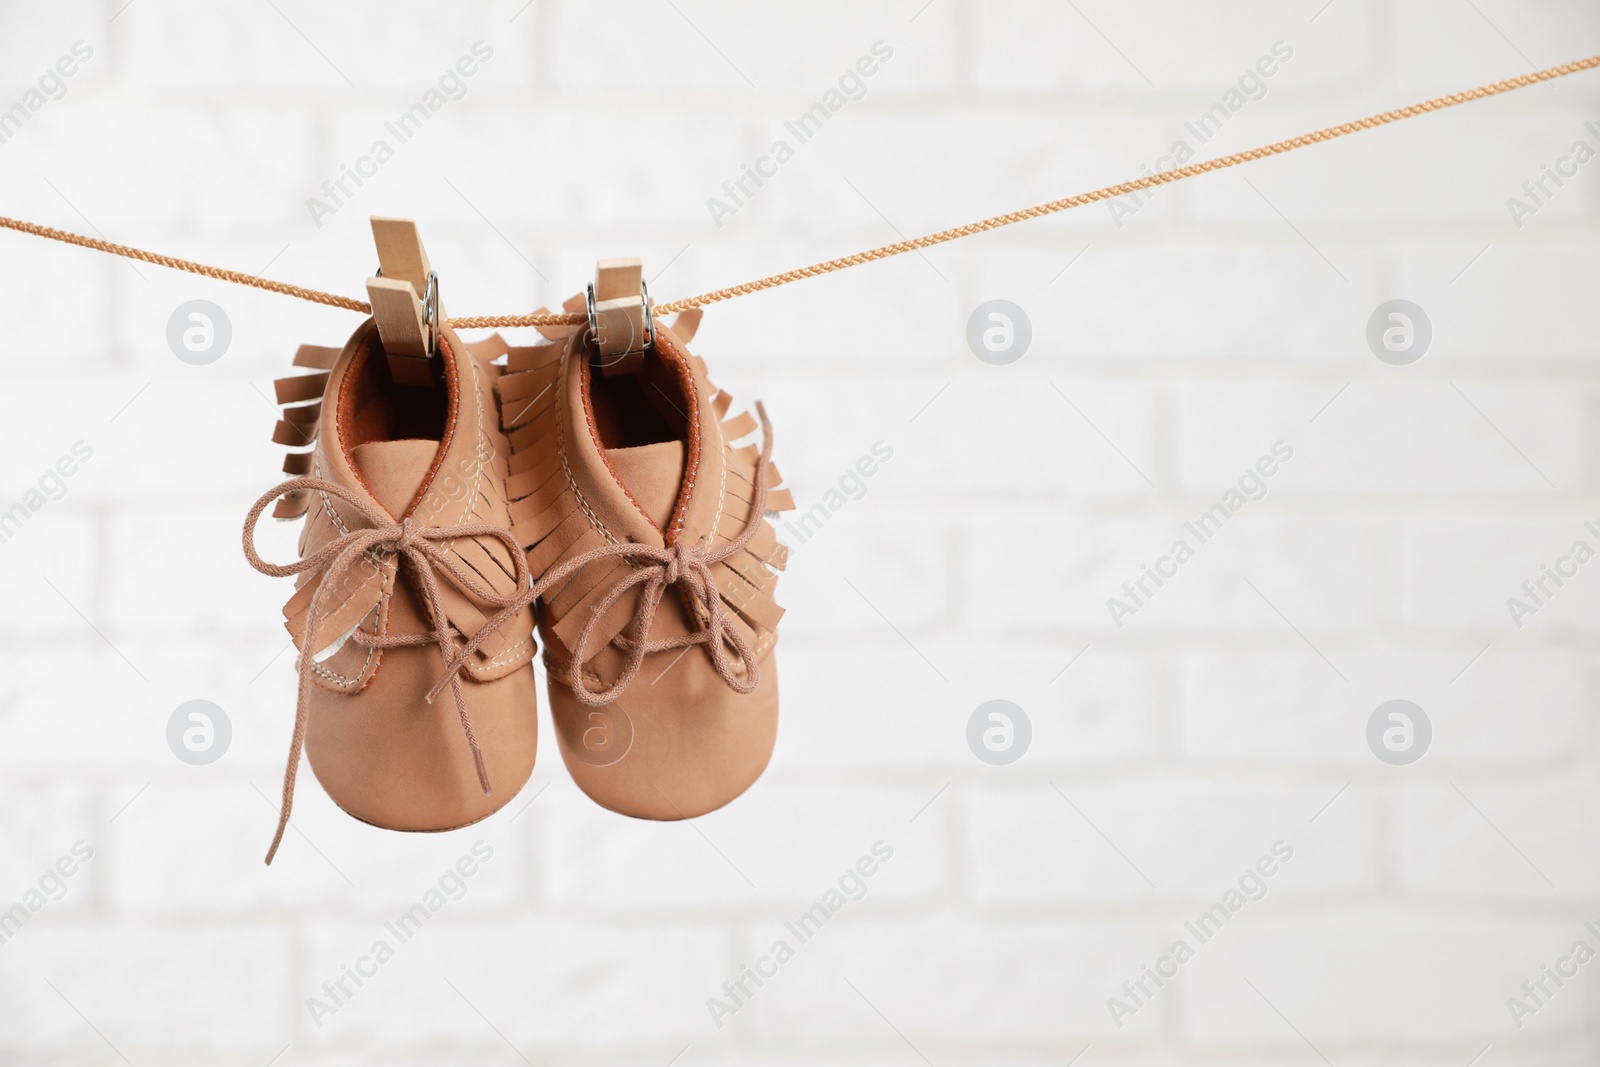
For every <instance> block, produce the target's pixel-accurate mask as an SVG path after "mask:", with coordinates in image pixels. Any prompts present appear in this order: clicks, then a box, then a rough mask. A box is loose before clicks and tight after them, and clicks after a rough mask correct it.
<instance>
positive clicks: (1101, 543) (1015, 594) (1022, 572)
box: [964, 503, 1384, 678]
mask: <svg viewBox="0 0 1600 1067" xmlns="http://www.w3.org/2000/svg"><path fill="white" fill-rule="evenodd" d="M1205 509H1206V505H1205V504H1203V503H1202V504H1200V505H1196V506H1192V507H1190V508H1189V509H1188V511H1189V513H1190V514H1187V515H1185V514H1176V515H1171V516H1168V517H1151V518H1142V519H1137V520H1134V519H1123V518H1102V519H1096V520H1089V519H1084V518H1080V517H1075V516H1062V515H1050V514H1048V513H1046V514H1032V515H1028V514H1013V515H1011V516H1002V515H993V514H992V515H990V516H986V517H984V518H981V519H976V520H973V521H972V523H971V537H970V540H969V542H968V543H969V545H970V546H971V548H970V550H969V551H970V557H969V558H968V559H967V560H966V561H964V566H965V567H966V568H968V570H967V574H968V575H969V579H968V580H969V581H970V583H971V586H972V588H973V589H974V590H975V592H974V595H973V611H972V615H971V621H972V623H973V624H974V625H976V626H979V627H985V628H996V629H1003V630H1015V629H1018V628H1021V627H1038V626H1047V627H1057V628H1059V627H1063V626H1070V627H1074V628H1087V629H1091V630H1096V631H1099V630H1104V631H1105V632H1107V633H1110V632H1115V630H1116V629H1117V627H1116V626H1115V624H1114V620H1113V618H1112V614H1111V610H1110V609H1109V608H1108V607H1107V601H1108V600H1109V599H1111V598H1112V597H1116V598H1118V599H1119V600H1121V601H1122V602H1123V603H1124V604H1130V605H1131V604H1132V601H1131V600H1129V599H1128V598H1127V594H1126V592H1125V591H1124V590H1123V588H1122V586H1123V583H1124V582H1131V581H1133V580H1135V579H1137V578H1139V577H1140V576H1141V574H1142V573H1143V571H1142V569H1141V567H1142V565H1145V564H1151V563H1159V561H1160V559H1161V558H1163V557H1164V556H1165V555H1166V554H1168V553H1169V552H1170V549H1171V546H1172V545H1173V544H1174V543H1175V541H1176V539H1178V538H1183V537H1184V536H1185V534H1186V531H1185V529H1184V523H1185V522H1186V521H1192V517H1193V516H1194V515H1197V514H1199V513H1200V512H1203V511H1204V510H1205ZM1019 523H1022V524H1031V525H1038V524H1041V523H1047V524H1048V526H1049V528H1050V529H1051V530H1052V532H1053V533H1054V535H1055V538H1056V544H1057V546H1058V547H1057V548H1056V550H1055V551H1054V552H1052V553H1051V554H1050V555H1049V556H1048V557H1045V558H1043V559H1041V558H1039V557H1035V556H1027V557H1021V556H1017V555H1016V554H1015V553H1011V552H1008V551H1007V550H1006V548H1005V546H1006V544H1007V543H1008V542H1009V541H1010V539H1011V533H1010V531H1011V530H1012V529H1014V528H1015V527H1016V525H1017V524H1019ZM1188 540H1189V542H1190V545H1191V548H1193V549H1194V556H1193V558H1191V559H1190V560H1189V561H1188V562H1186V563H1184V564H1182V565H1181V566H1180V567H1178V569H1177V577H1176V578H1173V579H1171V580H1169V581H1168V582H1167V584H1166V585H1165V586H1162V587H1161V588H1159V589H1158V588H1156V587H1155V586H1154V585H1153V583H1149V582H1147V584H1146V586H1145V588H1146V590H1147V591H1150V592H1151V593H1152V594H1153V595H1152V596H1150V597H1149V598H1146V599H1145V602H1144V606H1143V607H1139V609H1138V611H1137V612H1136V613H1135V615H1134V616H1132V617H1129V616H1126V615H1121V621H1122V623H1123V626H1122V628H1123V629H1126V630H1130V631H1133V630H1142V629H1145V628H1148V627H1157V628H1159V627H1174V626H1176V627H1183V626H1201V627H1208V628H1210V627H1226V628H1230V629H1237V628H1260V629H1262V630H1264V631H1272V632H1281V636H1282V637H1284V638H1286V639H1287V641H1289V642H1294V643H1295V647H1301V646H1300V645H1299V639H1298V638H1296V637H1295V636H1294V634H1293V631H1292V630H1291V629H1290V628H1289V626H1288V625H1286V624H1284V622H1283V621H1282V619H1281V618H1280V617H1279V616H1278V614H1277V612H1278V611H1281V612H1282V613H1283V614H1284V615H1285V616H1287V617H1288V618H1289V620H1290V621H1291V622H1292V623H1293V624H1294V625H1296V626H1298V627H1300V628H1302V629H1304V628H1307V627H1311V628H1320V627H1351V626H1358V625H1363V624H1365V623H1367V622H1370V621H1371V620H1373V619H1374V618H1375V617H1376V616H1377V615H1378V614H1379V610H1380V609H1379V605H1380V603H1381V600H1382V597H1383V595H1384V594H1383V593H1382V591H1381V590H1380V588H1379V586H1378V582H1377V577H1376V574H1375V567H1376V561H1377V538H1376V536H1375V531H1374V529H1373V528H1372V527H1371V526H1370V525H1365V524H1361V523H1357V522H1353V521H1350V520H1345V521H1343V522H1341V523H1338V524H1330V523H1326V522H1309V521H1304V520H1296V519H1288V518H1282V519H1280V518H1277V517H1272V516H1263V517H1255V516H1252V515H1250V514H1248V513H1247V512H1241V514H1240V515H1238V516H1235V517H1234V518H1231V519H1230V520H1229V521H1228V524H1227V525H1225V526H1223V527H1222V528H1221V529H1220V530H1219V531H1217V532H1216V533H1215V535H1214V536H1212V537H1211V538H1210V540H1208V541H1207V542H1205V543H1199V541H1198V538H1196V537H1194V536H1193V535H1192V534H1190V535H1188ZM1313 561H1315V562H1314V563H1313ZM1249 583H1253V584H1254V585H1255V586H1256V590H1252V589H1251V587H1250V584H1249ZM1041 587H1043V588H1051V589H1060V590H1065V591H1066V592H1065V596H1064V597H1063V598H1059V599H1058V598H1053V597H1041V596H1039V595H1037V592H1036V591H1037V590H1038V589H1039V588H1041ZM1257 590H1259V592H1258V591H1257ZM1263 596H1265V597H1266V601H1265V602H1264V601H1263V599H1262V597H1263ZM1134 606H1137V605H1134ZM1274 608H1276V611H1275V610H1274ZM1307 655H1308V656H1309V655H1311V653H1310V652H1309V650H1308V651H1307ZM1329 677H1330V678H1332V677H1333V675H1332V674H1330V675H1329Z"/></svg>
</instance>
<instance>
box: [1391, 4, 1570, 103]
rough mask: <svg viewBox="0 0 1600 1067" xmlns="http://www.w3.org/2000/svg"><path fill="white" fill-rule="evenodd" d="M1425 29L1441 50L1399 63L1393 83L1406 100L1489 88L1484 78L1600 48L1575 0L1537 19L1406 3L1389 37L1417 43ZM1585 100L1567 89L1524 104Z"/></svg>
mask: <svg viewBox="0 0 1600 1067" xmlns="http://www.w3.org/2000/svg"><path fill="white" fill-rule="evenodd" d="M1424 28H1426V33H1427V34H1428V37H1429V39H1430V40H1432V41H1434V42H1436V43H1437V45H1438V47H1437V48H1425V49H1416V50H1408V51H1407V52H1406V53H1405V54H1404V55H1402V56H1400V57H1398V60H1399V62H1398V64H1397V70H1396V77H1397V80H1398V82H1399V86H1400V89H1401V90H1402V91H1404V92H1406V93H1407V94H1409V95H1418V94H1437V93H1446V92H1456V91H1458V90H1460V89H1463V88H1466V87H1467V86H1469V85H1476V84H1478V83H1479V82H1481V81H1484V80H1486V79H1487V77H1490V76H1489V75H1486V74H1485V71H1488V70H1504V71H1505V72H1507V73H1505V74H1503V75H1499V76H1501V77H1509V76H1511V74H1512V73H1513V72H1515V73H1521V72H1523V71H1525V70H1527V69H1528V68H1529V67H1530V66H1541V67H1542V66H1551V65H1554V64H1557V63H1564V62H1566V58H1565V57H1566V56H1568V55H1569V54H1571V55H1578V54H1580V53H1582V54H1590V53H1591V52H1592V51H1593V49H1591V48H1590V47H1589V46H1590V45H1591V44H1594V43H1595V42H1600V19H1597V18H1596V17H1595V11H1594V9H1593V8H1591V7H1589V6H1588V5H1586V4H1583V3H1577V2H1574V0H1561V2H1558V3H1554V4H1551V5H1550V6H1549V7H1548V8H1546V9H1542V10H1541V11H1540V12H1539V13H1538V16H1537V17H1533V13H1532V12H1530V11H1529V10H1528V9H1527V8H1525V7H1522V6H1520V5H1518V4H1515V3H1508V2H1506V0H1490V2H1486V3H1483V4H1482V5H1480V7H1479V10H1478V11H1471V10H1462V9H1461V8H1458V7H1456V6H1455V5H1453V4H1450V3H1448V2H1447V0H1407V2H1405V3H1402V4H1397V5H1396V6H1395V25H1394V29H1393V31H1392V32H1394V33H1395V34H1396V35H1397V37H1399V38H1400V39H1415V35H1416V34H1418V33H1422V32H1424ZM1582 99H1583V97H1582V94H1581V93H1580V92H1579V91H1578V90H1577V89H1576V87H1571V86H1565V87H1563V88H1561V89H1557V90H1554V91H1553V92H1551V93H1549V94H1547V95H1546V99H1545V100H1543V101H1537V102H1536V101H1523V102H1522V104H1523V106H1524V107H1529V108H1532V107H1537V106H1538V105H1539V104H1543V105H1544V107H1546V108H1548V107H1550V106H1552V105H1555V104H1556V103H1557V101H1559V102H1561V103H1571V102H1573V101H1581V100H1582Z"/></svg>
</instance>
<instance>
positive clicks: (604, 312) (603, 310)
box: [589, 256, 656, 375]
mask: <svg viewBox="0 0 1600 1067" xmlns="http://www.w3.org/2000/svg"><path fill="white" fill-rule="evenodd" d="M589 325H590V327H591V328H593V330H594V336H595V346H596V347H597V348H598V349H599V350H600V370H601V373H603V374H608V375H609V374H632V373H634V372H635V371H637V370H638V369H639V368H640V367H641V366H643V365H644V354H645V352H647V351H648V350H649V349H650V348H651V346H653V345H654V344H655V343H656V327H655V321H654V320H653V319H652V318H651V309H650V290H649V289H648V288H647V287H646V286H645V283H644V263H643V261H642V260H640V259H639V257H637V256H629V257H627V258H625V259H602V260H601V261H600V262H598V263H596V264H595V268H594V284H593V285H591V286H589Z"/></svg>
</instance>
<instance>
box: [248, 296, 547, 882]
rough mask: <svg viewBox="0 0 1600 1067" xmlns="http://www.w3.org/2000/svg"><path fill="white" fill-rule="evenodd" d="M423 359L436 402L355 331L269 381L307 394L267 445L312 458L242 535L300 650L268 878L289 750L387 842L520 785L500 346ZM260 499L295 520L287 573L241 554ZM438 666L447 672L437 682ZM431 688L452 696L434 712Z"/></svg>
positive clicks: (530, 747) (459, 821) (515, 566)
mask: <svg viewBox="0 0 1600 1067" xmlns="http://www.w3.org/2000/svg"><path fill="white" fill-rule="evenodd" d="M438 344H439V350H440V351H439V356H440V358H439V359H438V360H437V361H436V363H437V364H438V369H437V373H436V374H434V375H431V376H430V375H424V377H432V378H433V379H434V380H433V382H432V384H430V385H407V384H400V383H398V382H396V381H395V379H394V377H393V375H392V373H391V370H390V367H389V362H388V360H387V359H386V358H385V354H384V351H383V347H382V343H381V341H380V339H379V336H378V333H377V331H376V329H374V327H373V324H372V322H371V320H369V321H368V322H367V323H365V324H364V325H363V326H362V327H361V328H360V329H358V330H357V331H356V332H355V335H354V336H353V337H351V338H350V341H349V343H348V344H346V345H345V347H344V349H343V351H342V352H339V353H338V354H337V356H336V358H331V357H333V353H332V351H331V350H328V349H309V348H306V349H302V350H301V353H300V355H299V356H297V357H296V363H298V364H301V365H307V364H309V365H312V366H323V367H327V368H328V369H329V373H327V374H325V375H308V376H302V377H297V378H289V379H285V380H284V381H283V382H280V383H279V397H280V400H286V401H287V402H294V401H316V400H317V399H318V397H319V396H320V408H319V406H318V404H317V403H315V402H314V403H311V404H306V405H304V406H291V407H288V408H286V409H285V415H286V418H285V420H284V422H281V423H279V433H278V436H277V437H276V438H275V439H277V440H280V441H282V442H283V443H286V444H292V443H296V441H295V440H294V438H295V437H296V435H297V434H298V435H299V437H300V438H301V439H303V440H306V441H309V440H310V439H312V438H315V441H316V447H315V448H314V449H313V450H312V451H311V452H309V453H291V455H290V457H289V461H288V462H287V463H285V465H284V469H285V470H286V471H288V472H289V473H291V474H300V475H304V477H299V478H293V479H291V480H290V481H287V482H284V483H283V484H282V485H279V486H278V487H277V488H276V489H273V490H272V491H271V492H269V493H267V494H266V495H264V496H263V497H261V499H260V500H258V501H257V502H256V504H255V506H254V507H253V508H252V509H251V510H250V516H249V518H248V519H247V520H246V525H245V554H246V556H247V557H248V558H249V560H250V562H251V564H252V565H253V566H255V567H256V569H257V570H260V571H262V572H263V573H266V574H272V575H279V576H283V575H291V574H293V575H298V578H297V585H298V588H297V591H296V592H295V594H294V596H293V597H292V598H291V599H290V601H289V603H288V604H287V605H286V606H285V608H284V615H285V618H286V620H287V621H286V625H287V626H288V629H289V632H290V634H291V635H292V636H293V638H294V643H295V645H296V646H297V647H298V648H299V650H300V666H299V669H300V690H299V700H298V707H297V711H296V719H295V727H294V735H293V739H292V741H291V746H290V753H289V764H288V768H287V770H286V771H285V775H284V788H283V808H282V813H281V816H280V819H279V824H278V830H277V834H276V835H275V836H274V838H273V842H272V848H271V849H270V850H269V851H268V853H267V862H268V863H270V862H272V857H273V855H274V854H275V853H276V851H277V848H278V845H279V843H280V842H281V840H282V838H283V831H284V827H285V826H286V825H287V823H288V819H289V813H290V808H291V804H292V801H293V795H294V782H295V775H296V771H297V769H298V766H299V761H300V749H301V746H302V744H304V746H305V748H306V753H307V756H308V758H309V759H310V761H311V767H312V770H313V771H314V772H315V773H316V776H317V779H318V781H319V782H321V784H322V787H323V788H324V789H325V790H327V792H328V795H329V796H330V797H332V798H333V800H334V802H335V803H337V804H338V805H339V806H340V807H342V808H343V809H344V810H345V811H347V812H349V813H350V814H351V815H354V816H355V817H356V818H358V819H362V820H364V821H366V822H369V823H372V824H374V825H376V826H381V827H385V828H388V829H394V830H448V829H453V828H455V827H458V826H464V825H466V824H468V823H472V822H476V821H477V820H479V819H482V818H484V817H485V816H487V815H489V814H491V813H492V812H494V811H495V810H497V809H498V808H499V807H501V806H502V805H503V804H505V803H506V801H507V800H509V799H510V798H511V797H512V796H514V795H515V794H516V792H517V790H518V789H520V788H521V786H522V785H523V783H524V782H526V781H527V779H528V775H529V774H530V772H531V771H532V769H533V760H534V750H535V744H536V736H537V714H536V708H537V686H536V684H535V679H534V674H533V671H532V669H531V666H530V664H531V661H532V658H533V653H534V640H533V613H532V610H531V608H530V607H528V606H526V605H524V606H522V607H521V608H520V610H514V611H510V612H505V611H502V610H501V609H503V608H504V607H505V606H506V605H508V604H513V603H515V602H516V601H517V598H518V596H519V594H520V593H521V592H522V591H524V590H526V589H527V588H528V587H529V584H530V581H529V572H528V569H527V564H526V560H525V558H524V556H523V554H522V551H521V546H520V544H519V543H518V542H517V541H516V540H515V539H514V538H513V537H512V535H511V534H510V533H509V526H510V521H509V516H508V513H507V505H506V500H505V479H506V473H507V470H506V462H507V456H508V454H509V453H508V447H507V443H506V440H505V437H504V436H503V435H502V434H501V432H500V430H499V427H498V425H497V421H498V420H497V416H496V409H495V398H494V380H495V378H496V377H497V376H498V374H499V372H500V368H499V367H496V366H493V365H492V364H491V363H490V362H489V360H490V359H492V358H494V355H495V354H496V353H497V352H503V351H504V345H503V342H500V341H499V339H498V338H493V339H491V341H490V342H486V343H485V345H484V346H481V347H479V350H478V354H476V355H475V354H474V353H473V352H472V351H470V350H469V349H468V347H467V346H465V345H463V344H462V343H461V341H460V340H459V339H458V338H457V337H456V336H455V334H454V333H453V332H451V331H449V330H444V331H442V332H441V334H440V336H439V343H438ZM308 353H309V354H308ZM324 380H325V382H324ZM319 387H320V388H319ZM280 498H281V499H280ZM274 500H279V501H280V502H279V504H278V506H277V508H276V510H275V511H274V514H275V515H276V516H277V517H279V518H292V517H294V516H297V515H302V514H303V515H304V516H305V527H304V530H303V532H302V533H301V537H300V553H301V559H300V561H299V562H297V563H293V564H288V565H283V566H278V565H274V564H268V563H264V562H262V560H261V558H260V557H259V556H258V555H257V554H256V551H255V548H254V543H253V541H254V530H255V524H256V522H257V521H258V519H259V517H260V515H261V513H262V511H263V510H264V509H265V508H266V507H267V505H269V504H271V503H272V502H273V501H274ZM490 615H495V616H496V624H495V626H494V628H493V629H492V631H490V630H484V625H485V622H486V620H487V617H488V616H490ZM480 631H483V632H481V633H480ZM467 637H476V638H477V642H476V644H475V645H474V647H473V650H472V652H471V653H470V655H467V656H465V657H459V658H458V657H455V655H454V654H455V652H456V650H457V649H458V648H459V647H461V643H462V642H464V641H465V639H466V638H467ZM446 662H450V663H452V664H453V665H454V666H455V667H457V668H458V669H454V670H451V671H450V672H449V675H448V677H447V678H444V679H441V677H440V675H441V671H442V670H444V665H445V663H446ZM430 687H437V688H438V689H440V690H443V689H448V690H449V696H448V698H446V699H439V700H433V699H431V697H430Z"/></svg>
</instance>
